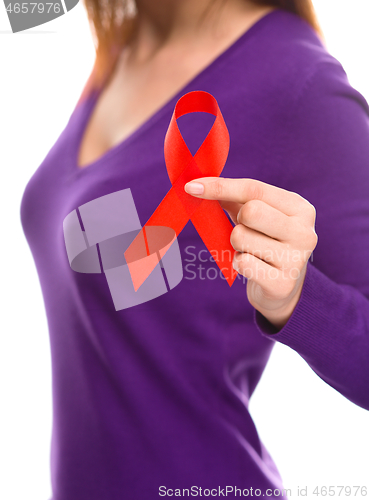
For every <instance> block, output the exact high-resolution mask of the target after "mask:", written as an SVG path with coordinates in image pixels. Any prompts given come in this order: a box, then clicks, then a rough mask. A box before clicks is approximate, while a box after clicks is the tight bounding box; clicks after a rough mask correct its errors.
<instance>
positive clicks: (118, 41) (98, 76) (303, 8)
mask: <svg viewBox="0 0 369 500" xmlns="http://www.w3.org/2000/svg"><path fill="white" fill-rule="evenodd" d="M252 1H253V2H254V3H257V4H260V5H270V6H275V7H277V8H280V9H284V10H287V11H289V12H293V13H294V14H297V15H298V16H300V17H301V18H303V19H305V20H306V21H307V22H308V23H309V24H310V26H312V28H313V29H314V30H315V31H316V32H317V33H318V34H319V35H322V33H321V29H320V27H319V23H318V21H317V17H316V14H315V10H314V6H313V4H312V0H252ZM82 2H83V4H84V6H85V9H86V12H87V16H88V20H89V23H90V27H91V31H92V36H93V40H94V45H95V51H96V58H95V63H94V67H93V70H92V72H91V74H90V76H89V78H88V80H87V82H86V84H85V87H84V89H83V92H82V94H81V96H80V98H79V101H78V103H79V102H80V101H81V100H82V99H83V98H84V96H86V95H87V94H88V93H89V91H90V90H92V89H95V88H99V87H100V86H101V85H102V84H103V83H104V81H105V78H106V77H107V76H108V75H110V74H111V70H112V69H113V68H114V65H115V63H116V61H117V57H118V55H119V54H120V52H121V49H122V47H123V46H124V44H125V43H126V42H127V39H128V38H129V36H130V33H131V30H132V28H133V26H134V20H135V10H134V4H133V3H132V0H82ZM78 103H77V104H78Z"/></svg>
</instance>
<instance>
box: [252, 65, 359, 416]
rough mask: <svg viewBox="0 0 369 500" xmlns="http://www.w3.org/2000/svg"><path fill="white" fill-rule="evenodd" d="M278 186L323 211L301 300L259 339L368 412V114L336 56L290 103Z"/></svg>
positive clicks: (263, 327)
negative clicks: (285, 350) (289, 352)
mask: <svg viewBox="0 0 369 500" xmlns="http://www.w3.org/2000/svg"><path fill="white" fill-rule="evenodd" d="M291 109H292V111H291V119H290V120H289V121H288V123H287V124H286V130H285V132H286V133H285V137H286V140H285V144H284V146H283V155H282V156H281V163H280V165H279V168H280V169H281V175H282V178H283V182H282V183H281V187H283V188H285V189H288V190H290V191H295V192H297V193H299V194H300V195H301V196H303V197H304V198H306V199H307V200H308V201H310V203H312V204H313V205H314V206H315V208H316V212H317V217H316V232H317V234H318V244H317V247H316V249H315V250H314V252H313V254H312V257H311V259H310V260H309V262H308V265H307V273H306V278H305V281H304V285H303V289H302V293H301V297H300V299H299V302H298V304H297V306H296V308H295V310H294V312H293V314H292V316H291V317H290V319H289V320H288V322H287V323H286V325H285V326H284V327H283V328H281V329H280V330H279V331H278V330H277V329H276V328H275V327H274V326H273V325H272V324H271V323H270V322H269V321H267V320H266V318H265V317H264V316H262V315H261V314H260V313H259V312H258V311H256V310H255V311H254V320H255V323H256V325H257V327H258V329H259V330H260V332H261V334H262V335H264V336H265V337H268V338H270V339H271V340H272V341H276V342H281V343H282V344H285V345H287V346H289V347H291V348H292V349H294V350H295V351H296V352H298V353H299V354H300V355H301V356H302V358H303V359H304V360H305V361H306V362H307V363H308V364H309V365H310V367H311V368H312V369H313V370H314V371H315V372H316V373H317V374H318V375H319V377H321V378H322V379H323V380H324V381H325V382H326V383H328V384H329V385H330V386H332V387H333V388H334V389H336V390H337V391H339V392H340V393H341V394H342V395H343V396H345V397H346V398H347V399H349V400H350V401H352V402H353V403H355V404H357V405H358V406H361V407H363V408H365V409H369V364H368V360H369V265H368V257H369V109H368V104H367V102H366V101H365V99H364V98H363V97H362V95H361V94H360V93H359V92H357V91H356V90H355V89H353V88H352V87H351V86H350V84H349V82H348V80H347V76H346V74H345V72H344V70H343V69H342V67H341V65H340V64H339V63H338V62H337V61H336V60H334V59H333V58H332V61H330V62H323V63H320V64H317V65H316V66H315V68H314V69H313V71H312V72H311V74H310V76H309V78H308V79H307V81H305V83H304V85H303V86H302V87H301V92H300V93H299V95H298V96H296V98H295V102H294V103H293V105H292V106H291Z"/></svg>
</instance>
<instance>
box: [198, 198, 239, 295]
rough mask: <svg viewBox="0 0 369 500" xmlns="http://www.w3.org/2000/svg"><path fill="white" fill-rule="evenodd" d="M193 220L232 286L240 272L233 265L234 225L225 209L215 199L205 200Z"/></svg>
mask: <svg viewBox="0 0 369 500" xmlns="http://www.w3.org/2000/svg"><path fill="white" fill-rule="evenodd" d="M191 222H192V223H193V225H194V226H195V228H196V231H197V232H198V233H199V235H200V236H201V239H202V241H203V242H204V244H205V246H206V248H207V249H208V250H209V252H210V253H211V255H212V257H213V259H214V260H215V262H216V263H217V265H218V267H219V269H220V271H221V272H222V274H223V276H224V277H225V279H226V280H227V283H228V285H229V286H232V284H233V282H234V280H235V279H236V277H237V274H238V273H237V271H236V270H235V269H233V266H232V261H233V256H234V254H235V249H234V248H233V247H232V245H231V242H230V237H231V232H232V230H233V226H232V224H231V223H230V221H229V219H228V217H227V216H226V214H225V212H224V210H223V209H222V207H221V206H220V204H219V203H218V202H217V201H215V200H203V201H202V203H201V205H200V206H199V207H198V208H197V210H196V211H195V212H194V213H193V215H192V216H191Z"/></svg>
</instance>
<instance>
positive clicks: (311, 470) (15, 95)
mask: <svg viewBox="0 0 369 500" xmlns="http://www.w3.org/2000/svg"><path fill="white" fill-rule="evenodd" d="M314 3H315V5H316V9H317V12H318V16H319V19H320V22H321V24H322V26H323V29H324V32H325V36H326V40H327V44H328V48H329V49H330V51H331V53H332V54H333V55H335V56H336V57H337V58H338V59H339V60H340V61H341V63H342V64H343V66H344V68H345V70H346V72H347V73H348V76H349V79H350V81H351V84H352V85H353V86H354V87H356V88H357V89H358V90H359V91H361V92H362V94H364V96H365V97H366V98H367V100H369V57H368V55H369V54H368V52H369V30H368V29H367V25H368V20H369V1H368V0H349V1H348V0H315V2H314ZM0 54H1V60H0V72H1V73H0V138H1V139H0V141H1V148H0V165H1V177H2V179H1V182H0V203H1V231H2V234H3V237H2V241H1V246H0V248H1V250H0V251H1V262H2V272H1V292H0V293H1V302H0V303H1V329H0V331H1V337H0V339H1V340H0V341H1V345H0V370H1V372H0V375H1V376H0V380H1V382H0V384H1V394H0V397H1V408H0V461H1V463H0V498H1V499H3V500H26V499H27V500H48V499H49V497H50V494H51V486H50V474H49V447H50V435H51V417H52V415H51V365H50V352H49V339H48V331H47V323H46V318H45V313H44V306H43V301H42V296H41V290H40V285H39V281H38V277H37V274H36V270H35V266H34V263H33V259H32V256H31V253H30V250H29V248H28V245H27V242H26V240H25V237H24V235H23V231H22V228H21V225H20V216H19V209H20V200H21V196H22V194H23V190H24V188H25V185H26V183H27V182H28V180H29V178H30V177H31V175H32V174H33V173H34V171H35V170H36V168H37V167H38V166H39V164H40V163H41V162H42V160H43V158H44V157H45V156H46V154H47V152H48V151H49V149H50V148H51V146H52V145H53V144H54V142H55V141H56V139H57V138H58V136H59V134H60V133H61V131H62V129H63V128H64V126H65V125H66V122H67V120H68V118H69V116H70V114H71V112H72V110H73V108H74V105H75V103H76V101H77V99H78V97H79V95H80V92H81V90H82V87H83V85H84V83H85V81H86V80H87V77H88V76H89V73H90V71H91V68H92V64H93V61H94V48H93V43H92V38H91V35H90V31H89V26H88V22H87V17H86V15H85V12H84V9H83V7H82V5H81V4H79V5H78V6H77V7H76V8H75V9H73V10H72V11H71V12H70V13H69V14H68V15H66V16H63V17H61V18H59V19H56V20H54V21H52V22H49V23H47V24H45V25H42V26H40V27H37V28H33V29H32V30H28V31H26V32H24V33H22V32H20V33H17V34H12V33H11V30H10V25H9V22H8V19H7V17H6V13H5V9H3V7H2V2H1V5H0ZM368 195H369V193H368ZM368 390H369V388H368ZM251 412H252V415H253V417H254V419H255V421H256V425H257V428H258V430H259V433H260V436H261V438H262V440H263V442H264V443H265V445H266V446H267V448H268V450H269V451H270V453H271V455H272V457H273V458H274V460H275V462H276V463H277V465H278V468H279V470H280V472H281V474H282V477H283V479H284V485H285V487H287V488H291V489H292V491H293V495H292V497H291V498H292V499H293V500H295V499H296V498H298V497H297V494H296V492H297V487H298V486H299V487H300V488H301V487H304V486H307V487H308V490H309V494H308V498H309V499H311V498H317V497H316V496H314V495H312V490H313V488H314V486H316V485H321V486H322V485H327V486H336V485H351V486H353V485H363V484H366V485H367V486H369V459H368V455H369V451H368V450H369V431H368V427H369V426H368V423H369V422H368V412H367V411H365V410H363V409H361V408H359V407H356V406H355V405H354V404H352V403H350V402H349V401H348V400H346V399H345V398H344V397H343V396H341V395H340V394H339V393H337V392H336V391H335V390H334V389H332V388H330V387H329V386H328V385H327V384H326V383H325V382H323V381H322V380H321V379H319V378H318V376H317V375H316V374H315V373H314V372H313V371H312V370H311V369H310V368H309V366H308V365H307V364H306V363H305V361H304V360H302V359H301V358H300V357H299V355H298V354H296V353H295V352H293V351H292V350H291V349H289V348H288V347H286V346H283V345H280V344H278V345H276V347H275V349H274V352H273V354H272V357H271V359H270V362H269V364H268V366H267V368H266V370H265V372H264V375H263V377H262V380H261V382H260V384H259V386H258V388H257V390H256V393H255V394H254V396H253V399H252V401H251ZM73 500H75V499H73ZM122 500H123V499H122ZM127 500H139V499H127Z"/></svg>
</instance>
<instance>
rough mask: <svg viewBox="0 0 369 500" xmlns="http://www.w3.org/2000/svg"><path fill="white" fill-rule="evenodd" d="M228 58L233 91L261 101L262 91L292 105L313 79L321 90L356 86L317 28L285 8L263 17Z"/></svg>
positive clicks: (269, 97)
mask: <svg viewBox="0 0 369 500" xmlns="http://www.w3.org/2000/svg"><path fill="white" fill-rule="evenodd" d="M229 62H230V63H231V64H230V67H229V68H228V70H229V71H227V72H224V73H225V74H227V75H228V77H227V78H228V81H229V82H230V86H231V87H233V90H234V92H233V95H237V96H238V98H240V97H242V95H244V96H245V98H247V97H250V94H251V95H252V96H253V97H254V98H255V101H257V102H259V103H260V96H263V97H264V99H265V100H266V101H269V103H270V104H271V105H273V104H275V105H277V106H278V105H284V106H286V105H293V103H294V102H296V100H298V99H299V97H300V96H301V95H302V94H304V92H305V90H306V89H307V88H309V84H310V83H311V82H314V85H315V87H316V88H318V89H319V88H320V86H321V88H322V89H323V88H327V89H329V88H330V89H332V90H333V89H334V88H338V87H339V88H340V89H344V88H346V90H348V91H351V90H352V91H353V90H354V89H352V87H351V86H350V84H349V81H348V79H347V75H346V72H345V70H344V68H343V67H342V65H341V63H340V62H339V61H338V60H337V59H336V58H335V57H334V56H333V55H332V54H330V52H329V50H328V49H327V47H326V45H325V43H324V41H323V40H322V39H321V38H320V36H319V35H318V33H317V32H316V31H315V30H314V29H313V28H312V27H311V26H310V25H309V24H308V23H307V22H306V21H305V20H303V19H301V18H300V17H299V16H297V15H295V14H293V13H290V12H287V11H283V10H275V11H272V12H271V13H269V14H267V15H266V16H265V17H264V18H262V19H261V21H259V22H258V23H257V24H256V25H255V26H254V27H253V29H251V30H250V33H249V36H248V37H247V36H246V37H245V38H244V40H243V43H240V44H239V47H238V50H236V51H235V53H234V57H232V58H231V59H230V61H229ZM232 73H233V74H232ZM236 87H237V88H236Z"/></svg>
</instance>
